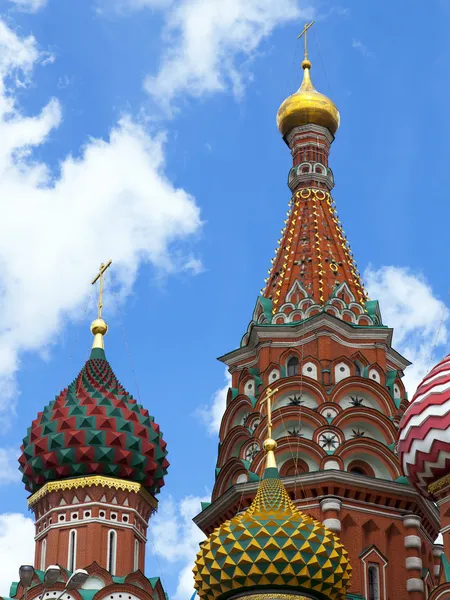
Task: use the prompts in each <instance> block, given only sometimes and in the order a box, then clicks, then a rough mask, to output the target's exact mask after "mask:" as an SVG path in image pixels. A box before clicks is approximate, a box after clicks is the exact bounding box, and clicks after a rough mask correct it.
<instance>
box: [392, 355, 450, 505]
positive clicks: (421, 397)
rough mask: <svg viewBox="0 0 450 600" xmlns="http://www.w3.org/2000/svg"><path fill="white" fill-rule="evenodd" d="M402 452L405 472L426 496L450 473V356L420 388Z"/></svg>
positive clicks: (405, 421)
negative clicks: (435, 484) (430, 488)
mask: <svg viewBox="0 0 450 600" xmlns="http://www.w3.org/2000/svg"><path fill="white" fill-rule="evenodd" d="M398 452H399V457H400V462H401V465H402V468H403V473H404V474H405V476H406V477H407V478H408V480H409V482H410V483H411V485H413V486H414V487H416V488H417V489H418V490H419V491H420V492H421V493H422V494H423V495H424V496H429V494H428V486H429V485H430V484H432V483H433V482H435V481H437V480H438V479H440V478H441V477H443V476H444V475H447V474H448V473H449V472H450V354H449V355H448V356H446V357H445V358H444V360H442V361H441V362H440V363H438V364H437V365H436V366H435V367H434V369H432V370H431V371H430V372H429V373H428V375H427V376H426V377H425V378H424V379H423V381H422V383H421V384H420V385H419V387H418V388H417V391H416V393H415V394H414V397H413V399H412V402H411V404H410V405H409V407H408V409H407V410H406V412H405V414H404V415H403V418H402V420H401V422H400V435H399V444H398Z"/></svg>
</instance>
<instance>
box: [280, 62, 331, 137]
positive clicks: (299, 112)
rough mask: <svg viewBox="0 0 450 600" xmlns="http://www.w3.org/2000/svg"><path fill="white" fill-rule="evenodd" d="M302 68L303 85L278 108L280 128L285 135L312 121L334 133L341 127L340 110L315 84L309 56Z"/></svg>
mask: <svg viewBox="0 0 450 600" xmlns="http://www.w3.org/2000/svg"><path fill="white" fill-rule="evenodd" d="M302 68H303V81H302V85H301V86H300V87H299V89H298V90H297V91H296V92H295V93H294V94H292V95H291V96H289V98H286V100H285V101H284V102H283V104H282V105H281V106H280V108H279V109H278V113H277V126H278V129H279V130H280V133H281V135H282V136H283V137H284V136H285V135H286V134H287V133H289V131H290V130H291V129H293V128H294V127H298V126H300V125H307V124H309V123H311V124H313V125H320V126H321V127H326V128H327V129H328V130H329V131H330V132H331V133H332V134H333V135H334V134H335V133H336V131H337V130H338V128H339V120H340V117H339V111H338V109H337V108H336V105H335V104H334V102H333V101H332V100H330V99H329V98H327V96H325V95H324V94H321V93H320V92H318V91H317V90H316V88H315V87H314V86H313V84H312V81H311V74H310V70H311V62H310V61H309V60H308V58H305V60H304V61H303V62H302Z"/></svg>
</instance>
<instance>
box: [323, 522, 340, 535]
mask: <svg viewBox="0 0 450 600" xmlns="http://www.w3.org/2000/svg"><path fill="white" fill-rule="evenodd" d="M322 522H323V524H324V525H325V527H327V528H328V529H329V530H330V531H334V532H335V533H340V531H341V528H342V525H341V522H340V520H339V519H324V520H323V521H322Z"/></svg>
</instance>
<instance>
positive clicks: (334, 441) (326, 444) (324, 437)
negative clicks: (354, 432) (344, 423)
mask: <svg viewBox="0 0 450 600" xmlns="http://www.w3.org/2000/svg"><path fill="white" fill-rule="evenodd" d="M319 444H320V445H321V446H322V448H323V449H324V450H335V449H336V448H337V447H338V446H339V438H338V436H337V435H336V434H335V433H333V432H332V431H326V432H325V433H321V434H320V437H319Z"/></svg>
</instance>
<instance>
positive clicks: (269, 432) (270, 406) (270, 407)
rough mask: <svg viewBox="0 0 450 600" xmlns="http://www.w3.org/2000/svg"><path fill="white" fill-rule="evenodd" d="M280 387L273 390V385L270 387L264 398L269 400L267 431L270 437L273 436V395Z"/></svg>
mask: <svg viewBox="0 0 450 600" xmlns="http://www.w3.org/2000/svg"><path fill="white" fill-rule="evenodd" d="M278 389H279V388H276V389H275V390H273V389H272V388H271V387H268V388H267V391H266V397H265V399H264V401H266V402H267V432H268V435H269V438H271V437H272V396H273V395H274V394H276V393H277V392H278Z"/></svg>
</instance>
